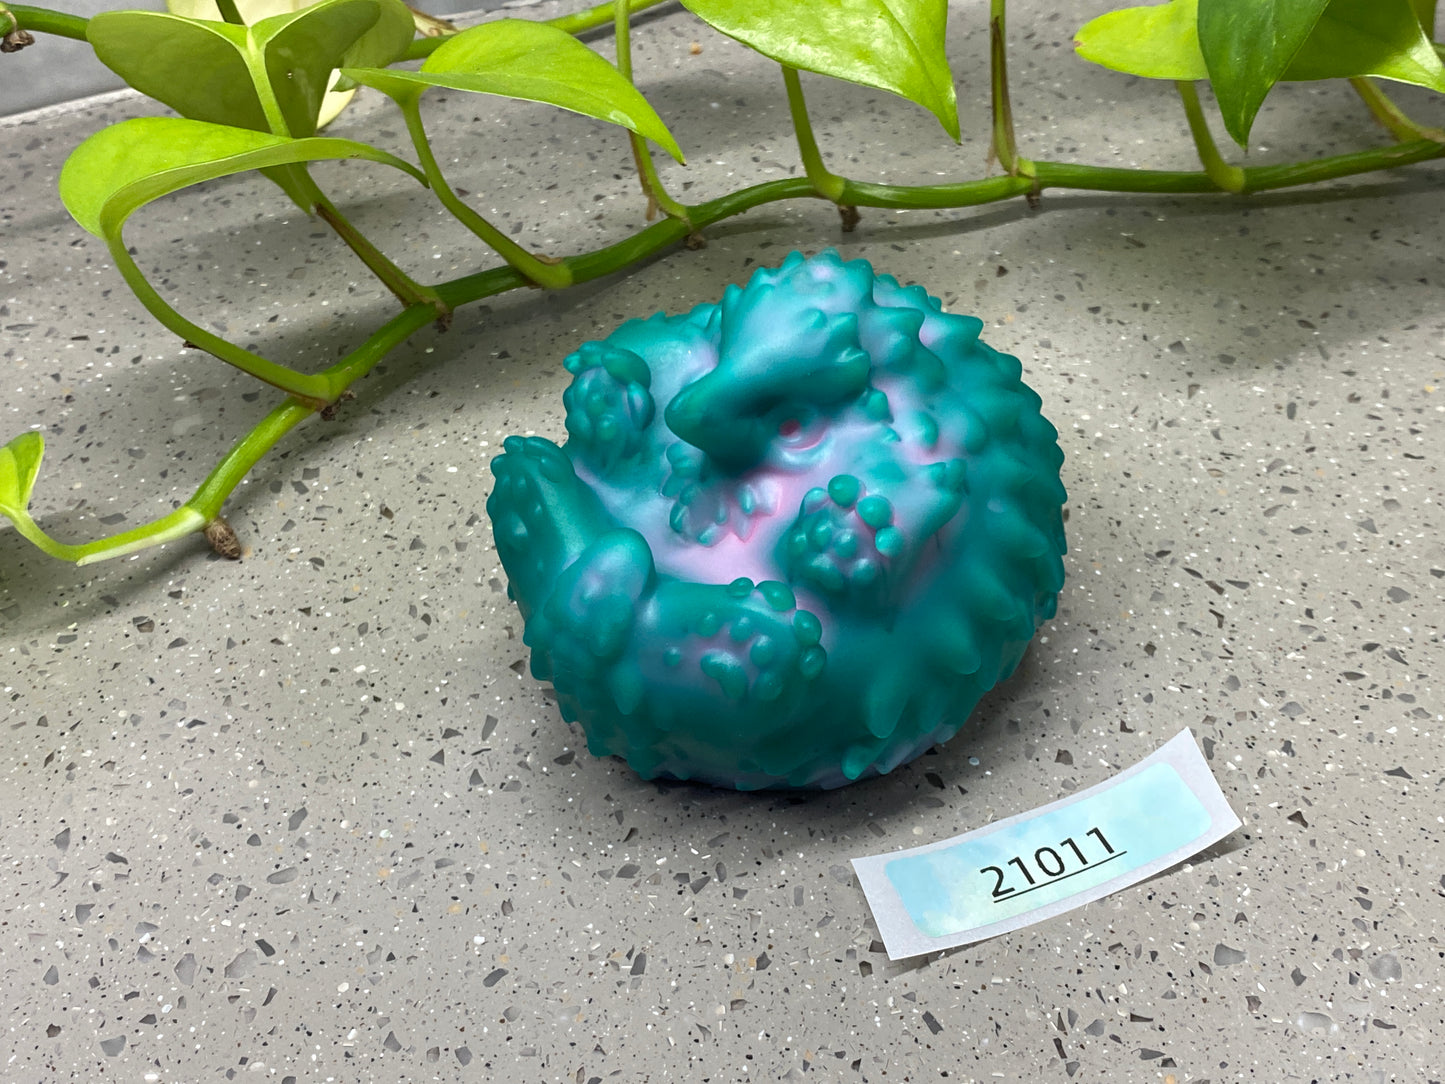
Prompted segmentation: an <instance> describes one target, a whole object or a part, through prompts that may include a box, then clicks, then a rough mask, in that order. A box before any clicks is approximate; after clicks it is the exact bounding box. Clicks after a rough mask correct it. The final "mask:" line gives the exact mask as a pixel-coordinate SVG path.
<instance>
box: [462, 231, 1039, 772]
mask: <svg viewBox="0 0 1445 1084" xmlns="http://www.w3.org/2000/svg"><path fill="white" fill-rule="evenodd" d="M942 308H943V306H942V303H941V302H939V301H938V300H937V299H936V298H933V297H930V296H928V294H926V293H925V292H924V290H923V289H922V288H921V287H919V286H900V285H899V284H898V282H897V280H895V279H893V278H892V277H890V276H888V275H874V273H873V268H872V266H871V265H870V264H869V263H868V262H867V261H866V260H852V261H848V262H844V261H843V260H842V259H841V258H840V257H839V256H838V254H837V253H836V252H834V251H832V250H829V251H826V252H823V253H821V254H819V255H818V256H815V257H812V258H810V259H805V258H804V257H803V256H802V255H800V254H798V253H796V252H795V253H793V254H792V255H790V256H789V257H788V258H787V259H786V260H784V261H783V264H782V266H781V267H780V268H777V269H775V270H761V271H758V272H757V273H756V274H754V275H753V277H752V279H751V281H750V282H749V283H748V284H747V285H746V286H745V287H742V288H739V287H737V286H729V287H728V288H727V291H726V293H725V294H724V296H723V299H722V301H721V303H720V304H716V305H714V304H705V305H699V306H697V307H696V308H694V309H693V310H692V311H691V312H689V313H687V314H686V315H683V316H667V315H664V314H662V313H658V314H657V315H655V316H652V317H651V318H649V319H647V320H631V321H628V322H627V323H625V324H623V325H622V326H621V327H619V328H618V329H617V330H616V331H614V332H613V333H612V334H611V335H609V336H608V337H607V338H606V339H605V340H603V341H601V342H588V343H584V344H583V345H582V347H581V348H580V349H579V350H578V351H577V352H576V353H575V354H572V355H571V356H570V357H568V358H567V359H566V363H565V364H566V366H567V369H568V371H569V372H570V373H571V374H572V383H571V386H570V387H569V388H568V389H567V391H566V392H565V394H564V395H563V402H564V404H565V406H566V411H567V422H566V424H567V432H568V434H569V438H570V439H569V440H568V441H567V443H566V445H565V446H563V447H560V448H559V447H558V446H557V445H555V444H553V443H552V442H551V441H548V440H545V439H543V438H541V437H515V436H514V437H509V438H507V440H506V442H505V446H504V449H505V450H504V452H503V454H502V455H499V456H498V457H497V458H496V459H494V460H493V462H492V470H493V472H494V473H495V475H496V486H495V488H494V490H493V492H492V496H491V497H490V498H489V499H488V501H487V512H488V513H489V514H490V516H491V518H492V525H493V530H494V534H495V537H496V542H497V552H498V554H499V556H500V557H501V560H502V565H503V567H504V568H505V569H506V572H507V577H508V579H509V581H510V583H509V587H508V591H509V594H510V595H511V597H512V598H513V599H514V600H515V601H516V603H517V605H518V607H519V608H520V609H521V612H522V616H523V618H524V619H525V622H526V632H525V636H524V639H525V641H526V643H527V646H528V647H530V648H531V650H532V673H533V674H534V675H535V676H536V677H537V678H539V679H541V680H545V681H550V682H551V683H552V685H553V686H554V688H555V689H556V691H557V703H558V706H559V707H560V708H561V711H562V715H563V717H564V718H566V719H567V720H568V721H569V722H579V723H581V725H582V727H583V729H584V730H585V731H586V733H587V745H588V748H589V749H590V750H591V752H592V753H593V754H595V755H597V756H604V755H608V754H616V755H620V756H622V757H625V758H626V760H627V762H628V763H629V764H630V765H631V766H632V767H633V768H634V769H635V770H636V771H637V772H639V773H640V774H641V775H643V776H644V777H646V778H654V777H664V778H670V779H694V780H699V781H702V782H707V783H713V784H717V785H720V786H728V787H737V788H738V789H741V790H753V789H757V788H762V787H837V786H842V785H843V784H845V783H849V782H852V781H853V780H856V779H860V778H864V777H867V776H870V775H876V774H881V773H884V772H888V771H891V770H892V769H893V768H895V767H897V766H898V765H900V764H902V763H905V762H906V761H908V760H910V759H912V758H913V757H916V756H918V755H919V754H920V753H922V752H924V751H926V750H927V749H928V748H929V747H931V746H932V745H934V744H935V743H937V742H941V741H944V740H946V739H948V738H950V737H952V736H953V734H954V733H955V732H956V731H957V730H958V728H959V727H960V726H961V725H962V724H963V722H964V720H965V719H966V718H967V717H968V715H969V713H970V712H971V711H972V710H973V708H974V706H975V705H976V704H977V703H978V700H979V698H980V697H981V696H983V694H984V693H985V692H987V691H988V690H989V689H990V688H992V687H993V686H994V685H995V684H996V683H997V682H998V681H1000V680H1002V679H1003V678H1005V677H1007V676H1008V675H1009V674H1011V673H1012V672H1013V670H1014V667H1015V666H1017V665H1018V662H1019V660H1020V659H1021V658H1022V657H1023V653H1024V650H1025V648H1026V647H1027V646H1028V642H1029V640H1030V639H1032V638H1033V635H1034V631H1035V629H1036V628H1037V627H1038V625H1039V624H1040V623H1041V622H1043V621H1045V620H1047V619H1048V618H1050V617H1052V616H1053V614H1054V608H1055V605H1056V601H1057V597H1058V592H1059V590H1060V588H1061V587H1062V586H1063V581H1064V568H1063V562H1062V559H1061V558H1062V555H1063V553H1064V550H1065V542H1064V527H1063V517H1062V507H1063V503H1064V500H1065V494H1064V487H1063V485H1062V483H1061V482H1060V480H1059V468H1060V465H1061V464H1062V462H1063V453H1062V452H1061V451H1060V450H1059V446H1058V433H1057V432H1056V431H1055V429H1054V427H1053V426H1052V425H1050V424H1049V422H1048V421H1047V420H1046V419H1045V418H1044V417H1043V415H1042V414H1040V412H1039V397H1038V396H1037V395H1036V394H1034V392H1033V391H1032V390H1030V389H1029V388H1028V387H1026V386H1025V385H1024V384H1023V383H1022V381H1021V380H1020V372H1021V366H1020V365H1019V362H1018V361H1017V360H1016V359H1014V358H1012V357H1010V356H1009V355H1007V354H1002V353H999V352H998V351H996V350H994V349H992V348H991V347H989V346H987V345H986V344H984V343H982V342H980V341H979V338H978V335H979V331H980V330H981V329H982V326H983V325H982V323H981V321H979V320H977V319H976V318H974V317H971V316H958V315H953V314H950V313H946V312H943V311H942Z"/></svg>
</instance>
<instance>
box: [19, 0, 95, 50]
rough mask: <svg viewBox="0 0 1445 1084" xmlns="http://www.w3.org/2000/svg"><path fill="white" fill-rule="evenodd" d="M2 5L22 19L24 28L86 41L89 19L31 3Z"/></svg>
mask: <svg viewBox="0 0 1445 1084" xmlns="http://www.w3.org/2000/svg"><path fill="white" fill-rule="evenodd" d="M0 7H3V8H8V9H9V11H10V14H11V15H13V16H14V17H15V18H16V19H18V20H19V21H20V26H21V28H22V29H25V30H32V31H35V32H36V33H40V34H54V35H55V36H56V37H57V38H70V39H72V40H73V41H84V40H85V28H86V27H87V26H89V25H90V20H89V19H84V18H82V17H81V16H79V15H69V14H67V13H66V12H63V11H51V10H50V9H49V8H37V7H31V6H30V5H29V4H3V5H0Z"/></svg>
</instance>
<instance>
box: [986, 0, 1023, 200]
mask: <svg viewBox="0 0 1445 1084" xmlns="http://www.w3.org/2000/svg"><path fill="white" fill-rule="evenodd" d="M1007 43H1008V39H1007V26H1006V22H1005V19H1004V0H989V3H988V71H989V88H990V96H991V99H992V103H993V156H994V157H995V158H997V159H998V164H999V165H1001V166H1002V167H1003V170H1004V172H1005V173H1007V174H1009V175H1010V176H1017V175H1018V173H1019V163H1018V156H1019V150H1018V141H1017V139H1016V137H1015V136H1014V117H1013V106H1012V105H1011V104H1010V103H1009V95H1008V50H1007Z"/></svg>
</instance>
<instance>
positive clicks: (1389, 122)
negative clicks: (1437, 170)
mask: <svg viewBox="0 0 1445 1084" xmlns="http://www.w3.org/2000/svg"><path fill="white" fill-rule="evenodd" d="M1350 86H1352V87H1354V88H1355V93H1356V94H1358V95H1359V96H1360V98H1361V99H1362V100H1363V101H1364V103H1365V105H1367V106H1369V109H1370V112H1371V113H1372V114H1374V117H1375V119H1376V120H1377V121H1379V122H1380V123H1381V124H1382V125H1383V126H1384V127H1385V129H1386V130H1387V131H1388V132H1389V133H1390V134H1391V135H1392V136H1394V137H1395V138H1396V139H1398V140H1400V141H1401V142H1402V143H1403V142H1407V141H1408V140H1412V139H1429V140H1433V141H1434V142H1436V143H1445V129H1442V128H1431V127H1428V126H1427V125H1424V124H1419V123H1417V122H1416V121H1413V120H1411V119H1410V118H1409V117H1408V116H1406V115H1405V111H1404V110H1403V109H1401V108H1400V107H1399V106H1398V105H1396V104H1395V103H1394V101H1393V100H1392V99H1391V98H1390V97H1389V96H1388V95H1386V94H1385V92H1384V91H1383V90H1382V89H1380V85H1379V84H1378V83H1376V82H1375V81H1374V80H1373V79H1367V78H1365V77H1364V76H1362V75H1360V76H1356V77H1355V78H1353V79H1351V80H1350Z"/></svg>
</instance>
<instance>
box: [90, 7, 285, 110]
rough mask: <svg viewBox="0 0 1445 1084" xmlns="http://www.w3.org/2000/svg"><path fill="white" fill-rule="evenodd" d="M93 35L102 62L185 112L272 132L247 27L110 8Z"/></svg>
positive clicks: (96, 18)
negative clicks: (249, 59)
mask: <svg viewBox="0 0 1445 1084" xmlns="http://www.w3.org/2000/svg"><path fill="white" fill-rule="evenodd" d="M85 35H86V38H87V40H89V42H90V45H91V48H93V49H94V50H95V55H96V56H97V57H98V58H99V59H100V62H101V63H102V64H104V65H105V66H106V67H108V68H110V70H111V71H113V72H115V73H116V74H117V75H119V76H120V77H121V78H122V79H124V80H125V81H126V82H127V83H129V84H130V85H131V86H133V87H135V89H136V90H138V91H140V92H141V93H142V94H147V95H149V96H150V97H152V98H154V99H155V100H156V101H158V102H164V103H165V104H166V105H168V106H170V107H171V108H172V109H174V110H175V111H176V112H177V113H180V114H181V115H182V116H186V117H191V118H193V119H195V120H206V121H211V122H212V123H214V124H232V125H235V126H236V127H238V128H254V129H256V130H257V131H261V132H264V131H266V130H267V124H266V111H265V110H264V109H263V108H262V107H261V99H260V96H259V95H258V94H257V92H256V87H255V84H254V83H253V82H252V80H251V72H250V69H249V68H248V67H247V66H246V57H245V52H246V28H245V27H244V26H232V25H231V24H230V23H218V22H205V21H202V20H199V19H185V18H182V17H180V16H178V15H170V14H167V13H165V12H160V11H102V12H101V13H100V14H98V15H95V16H93V17H92V18H91V20H90V22H89V23H88V24H87V25H86V28H85Z"/></svg>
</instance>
